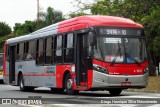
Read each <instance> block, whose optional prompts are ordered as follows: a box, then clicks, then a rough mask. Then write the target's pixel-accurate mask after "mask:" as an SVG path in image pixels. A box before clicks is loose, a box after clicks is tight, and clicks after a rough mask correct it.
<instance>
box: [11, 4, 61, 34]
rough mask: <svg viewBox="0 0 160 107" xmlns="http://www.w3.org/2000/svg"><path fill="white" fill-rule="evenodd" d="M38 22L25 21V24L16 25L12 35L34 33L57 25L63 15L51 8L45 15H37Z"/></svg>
mask: <svg viewBox="0 0 160 107" xmlns="http://www.w3.org/2000/svg"><path fill="white" fill-rule="evenodd" d="M39 15H40V20H36V21H25V23H23V24H21V23H16V24H15V26H14V28H13V29H14V35H15V36H20V35H26V34H29V33H32V32H34V31H35V30H38V29H40V28H43V27H46V26H48V25H51V24H54V23H57V22H59V21H62V20H64V18H63V14H62V12H60V11H57V10H54V9H53V8H51V7H48V8H47V12H46V13H42V12H41V13H39Z"/></svg>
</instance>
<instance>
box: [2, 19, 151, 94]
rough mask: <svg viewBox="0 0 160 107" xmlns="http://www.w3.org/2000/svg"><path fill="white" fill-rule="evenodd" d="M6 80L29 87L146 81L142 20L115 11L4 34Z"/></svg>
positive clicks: (111, 86) (116, 88)
mask: <svg viewBox="0 0 160 107" xmlns="http://www.w3.org/2000/svg"><path fill="white" fill-rule="evenodd" d="M4 52H5V54H4V57H5V58H4V62H5V63H4V74H3V76H4V82H5V83H8V84H10V85H16V86H19V87H20V90H21V91H31V90H34V88H37V87H48V88H51V90H52V91H53V92H63V91H66V93H67V94H76V93H78V92H79V91H80V90H94V91H96V90H107V91H109V92H110V94H111V95H119V94H120V93H121V91H122V90H124V89H127V88H144V87H146V85H147V83H148V60H147V52H146V37H145V35H144V30H143V26H142V25H140V24H137V23H135V22H133V21H131V20H129V19H125V18H120V17H113V16H80V17H76V18H73V19H69V20H65V21H62V22H59V23H57V24H53V25H50V26H47V27H45V28H42V29H40V30H38V31H35V32H33V33H31V34H28V35H24V36H20V37H16V38H11V39H8V40H6V42H5V47H4Z"/></svg>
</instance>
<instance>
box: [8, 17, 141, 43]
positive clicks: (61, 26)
mask: <svg viewBox="0 0 160 107" xmlns="http://www.w3.org/2000/svg"><path fill="white" fill-rule="evenodd" d="M90 26H108V27H129V28H143V26H142V25H140V24H138V23H135V22H134V21H132V20H129V19H126V18H121V17H114V16H80V17H76V18H72V19H69V20H65V21H62V22H59V23H56V24H52V25H50V26H47V27H45V28H42V29H40V30H37V31H35V32H33V33H31V34H28V35H24V36H20V37H16V38H11V39H8V40H7V44H9V43H16V42H20V41H25V40H31V39H36V38H41V37H45V36H49V35H54V34H59V33H63V32H69V31H73V30H80V29H84V28H87V27H90Z"/></svg>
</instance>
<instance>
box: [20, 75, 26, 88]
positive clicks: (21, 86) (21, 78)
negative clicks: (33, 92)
mask: <svg viewBox="0 0 160 107" xmlns="http://www.w3.org/2000/svg"><path fill="white" fill-rule="evenodd" d="M19 88H20V90H21V91H26V87H25V86H24V79H23V75H20V78H19Z"/></svg>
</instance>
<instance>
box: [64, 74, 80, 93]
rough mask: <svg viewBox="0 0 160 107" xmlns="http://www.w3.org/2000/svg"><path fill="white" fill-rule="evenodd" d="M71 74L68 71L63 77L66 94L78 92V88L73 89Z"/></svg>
mask: <svg viewBox="0 0 160 107" xmlns="http://www.w3.org/2000/svg"><path fill="white" fill-rule="evenodd" d="M72 85H73V84H72V79H71V75H70V74H69V73H68V74H67V75H66V78H65V90H66V93H67V94H68V95H74V94H78V93H79V91H78V90H73V87H72Z"/></svg>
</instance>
